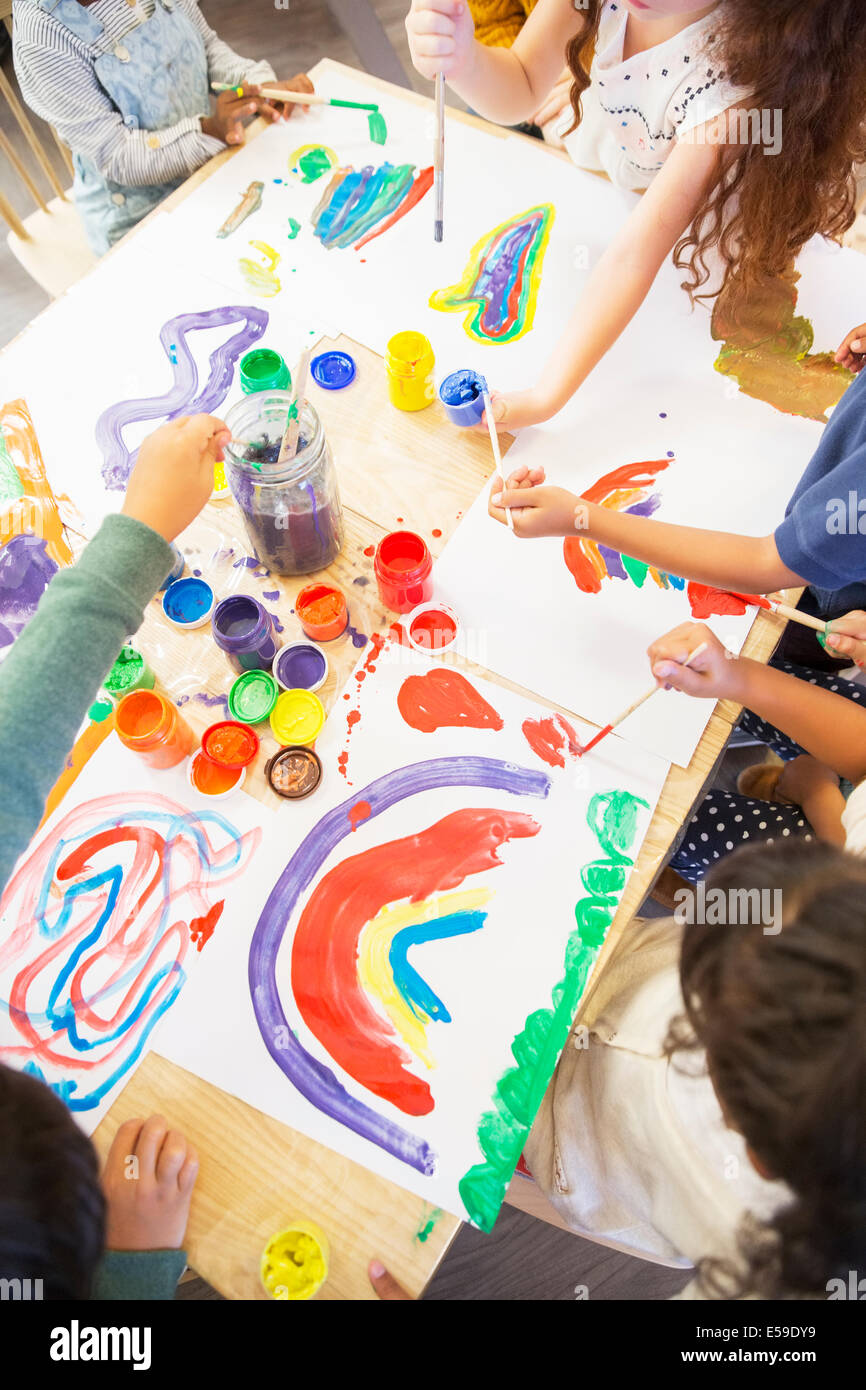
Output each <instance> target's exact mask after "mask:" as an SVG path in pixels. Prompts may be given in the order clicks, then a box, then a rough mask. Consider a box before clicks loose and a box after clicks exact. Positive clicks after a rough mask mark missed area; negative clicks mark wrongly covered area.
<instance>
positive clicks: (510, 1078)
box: [460, 791, 649, 1231]
mask: <svg viewBox="0 0 866 1390" xmlns="http://www.w3.org/2000/svg"><path fill="white" fill-rule="evenodd" d="M648 810H649V806H648V804H647V802H646V801H644V800H642V799H641V798H640V797H637V796H634V795H633V794H632V793H631V792H626V791H609V792H603V793H598V794H597V795H596V796H594V797H593V798H592V800H591V801H590V803H589V808H588V810H587V824H588V825H589V827H590V829H591V830H592V832H593V834H594V835H595V837H596V838H597V840H598V842H599V845H600V846H601V849H602V851H603V853H604V857H603V858H600V859H596V860H593V862H592V863H591V864H585V865H584V866H583V868H582V869H581V871H580V878H581V882H582V884H583V887H584V890H585V896H584V897H582V898H581V899H580V901H579V902H578V904H577V906H576V908H575V918H576V921H577V929H576V930H575V931H574V932H573V933H572V935H571V937H570V938H569V941H568V945H567V946H566V948H565V974H564V976H563V978H562V980H561V981H560V982H559V984H558V985H557V986H556V988H555V989H554V991H553V995H552V999H553V1005H552V1007H551V1008H544V1009H536V1010H535V1011H534V1012H533V1013H531V1014H530V1015H529V1017H528V1018H527V1020H526V1023H525V1025H524V1028H523V1031H522V1032H521V1033H519V1034H518V1035H517V1037H516V1038H515V1039H514V1042H513V1044H512V1048H511V1050H512V1052H513V1054H514V1058H515V1062H516V1065H515V1066H513V1067H509V1069H508V1071H507V1072H505V1074H504V1076H502V1078H501V1079H500V1081H499V1083H498V1085H497V1087H496V1090H495V1092H494V1094H493V1109H492V1110H488V1111H486V1112H485V1114H484V1115H482V1117H481V1121H480V1123H479V1126H478V1143H479V1146H480V1148H481V1152H482V1153H483V1155H484V1159H483V1161H482V1162H481V1163H476V1164H474V1165H473V1167H472V1168H470V1169H469V1170H468V1172H466V1173H465V1174H464V1175H463V1177H462V1178H461V1180H460V1196H461V1197H462V1199H463V1204H464V1206H465V1207H466V1210H467V1212H468V1213H469V1216H470V1218H471V1220H472V1221H473V1222H474V1224H475V1225H476V1226H478V1227H480V1228H481V1230H483V1231H489V1230H491V1229H492V1227H493V1224H494V1222H495V1221H496V1218H497V1216H498V1215H499V1209H500V1207H501V1205H502V1202H503V1200H504V1198H505V1191H506V1188H507V1187H508V1184H509V1182H510V1181H511V1178H512V1175H513V1173H514V1169H515V1167H516V1166H517V1163H518V1160H519V1159H520V1156H521V1154H522V1152H523V1146H524V1144H525V1143H526V1138H527V1135H528V1134H529V1131H530V1128H531V1126H532V1122H533V1120H534V1119H535V1116H536V1114H537V1112H538V1107H539V1106H540V1105H541V1102H542V1100H543V1098H544V1092H545V1091H546V1090H547V1086H548V1083H549V1081H550V1078H551V1076H552V1075H553V1072H554V1068H555V1067H556V1063H557V1061H558V1059H559V1054H560V1052H561V1051H562V1049H563V1047H564V1046H565V1044H566V1041H567V1040H568V1034H569V1031H570V1029H571V1026H572V1023H573V1021H574V1015H575V1013H576V1011H577V1006H578V1004H579V1003H580V1000H581V998H582V996H583V993H584V991H585V989H586V985H587V982H588V980H589V975H590V971H591V970H592V967H593V965H594V964H595V961H596V959H597V958H598V955H599V952H600V951H601V948H602V945H603V944H604V939H605V936H606V935H607V931H608V928H609V927H610V924H611V922H612V921H613V919H614V916H615V915H616V910H617V907H618V905H619V899H620V896H621V894H622V892H623V889H624V888H625V885H626V880H627V878H628V875H629V871H630V870H631V868H632V867H633V865H634V857H633V855H632V853H631V851H632V847H633V846H634V843H635V840H636V839H637V833H638V819H639V815H640V813H641V811H648Z"/></svg>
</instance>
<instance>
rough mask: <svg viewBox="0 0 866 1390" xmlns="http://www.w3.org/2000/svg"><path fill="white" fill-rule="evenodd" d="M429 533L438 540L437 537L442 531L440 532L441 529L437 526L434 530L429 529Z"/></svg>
mask: <svg viewBox="0 0 866 1390" xmlns="http://www.w3.org/2000/svg"><path fill="white" fill-rule="evenodd" d="M430 534H431V536H435V537H436V539H437V540H438V539H439V537H440V536H441V535H442V532H441V531H440V530H439V529H438V527H437V528H436V530H435V531H431V532H430Z"/></svg>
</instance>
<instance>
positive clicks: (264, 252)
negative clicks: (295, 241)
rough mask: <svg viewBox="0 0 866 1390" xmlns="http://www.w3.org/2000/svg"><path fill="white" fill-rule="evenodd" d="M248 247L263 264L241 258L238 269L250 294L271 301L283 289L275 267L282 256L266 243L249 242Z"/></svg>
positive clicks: (247, 257) (248, 258)
mask: <svg viewBox="0 0 866 1390" xmlns="http://www.w3.org/2000/svg"><path fill="white" fill-rule="evenodd" d="M250 246H252V248H253V250H255V251H258V252H259V254H260V255H261V257H262V262H263V263H259V262H258V261H254V260H252V259H251V257H249V256H242V257H241V259H240V260H239V261H238V269H239V270H240V272H241V275H242V276H243V277H244V283H245V284H246V287H247V289H248V290H249V291H250V292H251V293H252V294H258V295H261V296H262V298H263V299H273V298H274V296H275V295H277V294H279V292H280V290H281V289H282V288H283V286H282V281H281V280H280V277H279V276H278V275H277V266H278V265H279V263H280V261H281V260H282V256H281V255H280V253H279V251H275V250H274V248H273V246H269V245H268V243H267V242H266V241H251V242H250Z"/></svg>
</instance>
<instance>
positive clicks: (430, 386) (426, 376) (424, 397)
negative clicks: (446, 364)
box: [385, 331, 436, 410]
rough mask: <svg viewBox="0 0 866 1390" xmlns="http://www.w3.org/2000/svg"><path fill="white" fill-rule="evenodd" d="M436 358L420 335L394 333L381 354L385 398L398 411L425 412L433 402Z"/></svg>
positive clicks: (434, 397) (426, 341)
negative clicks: (386, 386) (385, 374)
mask: <svg viewBox="0 0 866 1390" xmlns="http://www.w3.org/2000/svg"><path fill="white" fill-rule="evenodd" d="M435 365H436V358H435V357H434V356H433V349H432V347H431V346H430V344H429V342H428V340H427V339H426V338H425V337H424V334H423V333H413V332H411V331H410V332H406V333H397V334H395V335H394V337H393V338H392V339H391V341H390V342H389V343H388V346H387V348H386V350H385V371H386V372H387V373H388V395H389V396H390V398H391V404H392V405H394V406H396V407H397V409H398V410H425V409H426V408H427V406H428V405H430V404H431V403H432V402H433V401H434V400H435V399H436V386H435V383H434V381H433V368H434V366H435Z"/></svg>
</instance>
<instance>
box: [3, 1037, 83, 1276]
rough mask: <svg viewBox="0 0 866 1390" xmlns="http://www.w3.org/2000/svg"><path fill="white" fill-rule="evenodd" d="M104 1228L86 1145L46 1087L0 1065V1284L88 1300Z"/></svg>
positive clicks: (57, 1100) (58, 1101)
mask: <svg viewBox="0 0 866 1390" xmlns="http://www.w3.org/2000/svg"><path fill="white" fill-rule="evenodd" d="M104 1229H105V1204H104V1200H103V1196H102V1189H101V1187H100V1185H99V1165H98V1162H97V1157H96V1151H95V1150H94V1147H93V1145H92V1144H91V1142H90V1140H89V1139H88V1138H87V1136H86V1135H85V1134H83V1133H82V1131H81V1130H80V1129H79V1128H78V1125H77V1124H76V1123H75V1121H74V1120H73V1118H72V1115H71V1114H70V1112H69V1110H68V1109H67V1108H66V1106H65V1105H64V1104H63V1102H62V1101H61V1100H59V1099H58V1098H57V1096H56V1095H55V1094H54V1092H53V1091H52V1090H51V1089H50V1087H48V1086H46V1085H45V1084H44V1083H43V1082H41V1081H38V1080H37V1079H36V1077H34V1076H28V1075H27V1074H26V1073H24V1072H17V1071H12V1070H11V1068H9V1067H6V1066H3V1065H2V1063H0V1279H22V1280H24V1279H30V1280H37V1279H41V1280H42V1283H43V1287H42V1296H43V1298H45V1299H83V1298H88V1297H89V1295H90V1287H91V1283H92V1281H93V1276H94V1272H95V1270H96V1266H97V1264H98V1262H99V1260H100V1258H101V1256H102V1250H103V1245H104Z"/></svg>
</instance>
